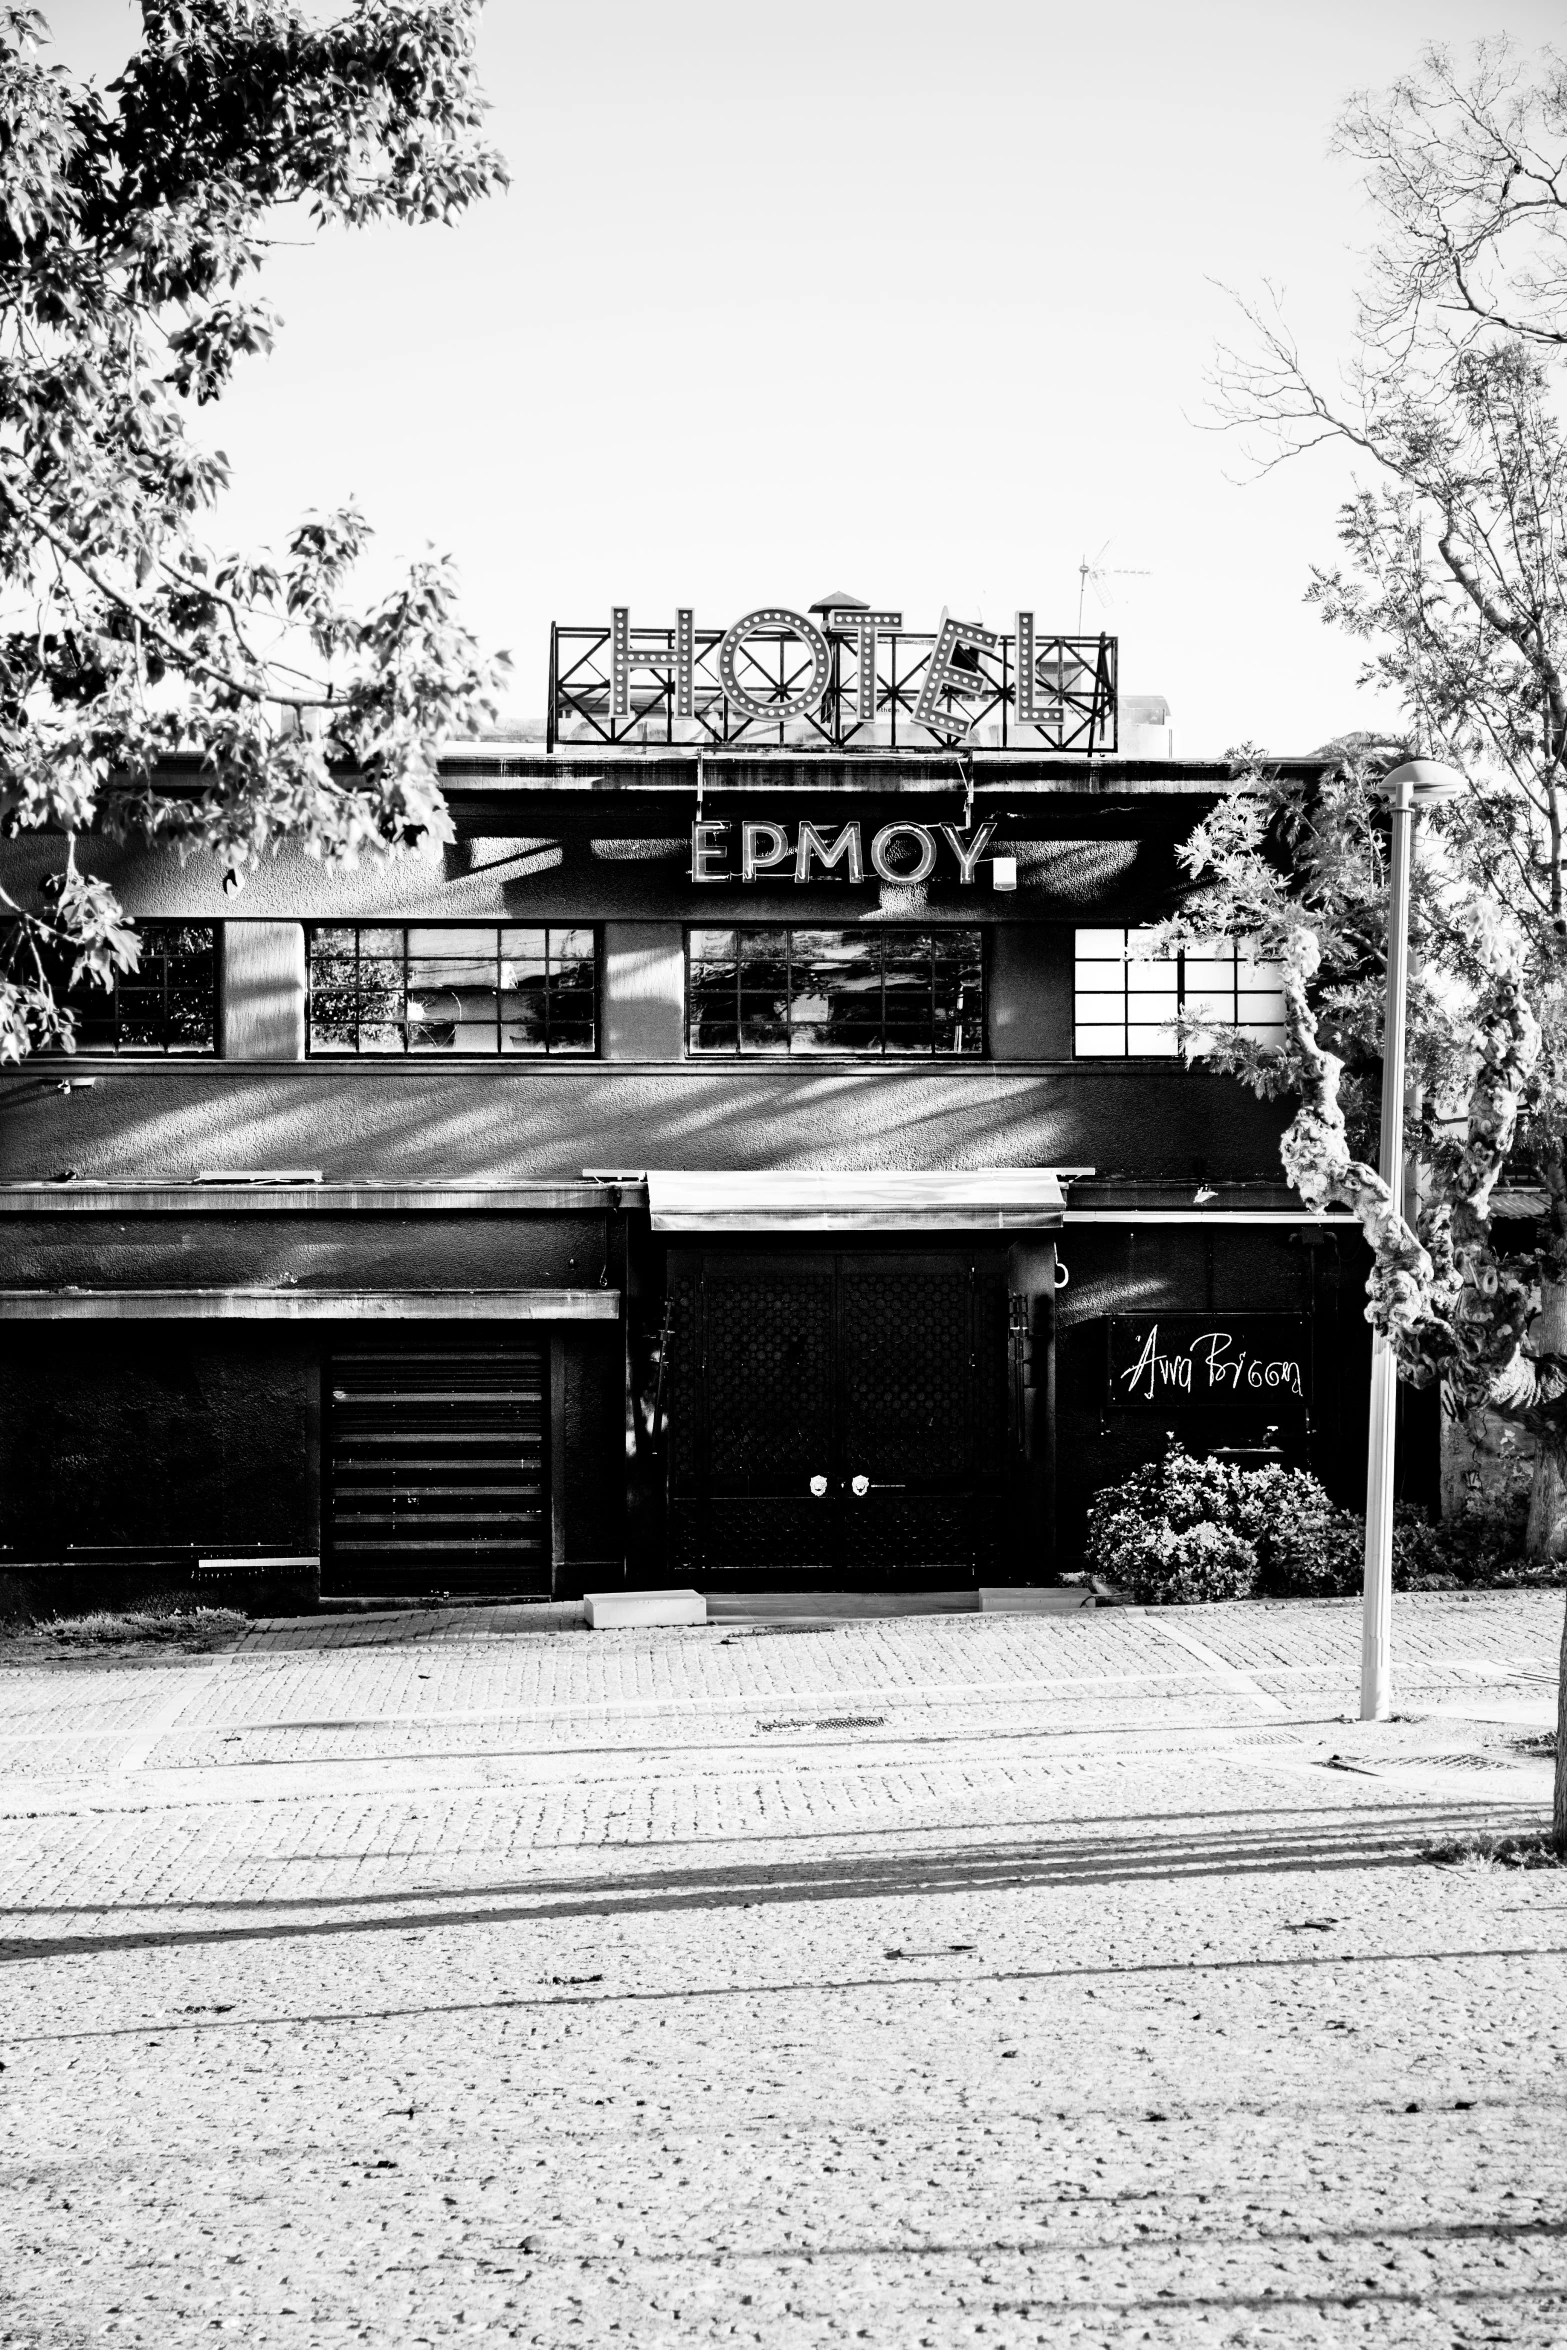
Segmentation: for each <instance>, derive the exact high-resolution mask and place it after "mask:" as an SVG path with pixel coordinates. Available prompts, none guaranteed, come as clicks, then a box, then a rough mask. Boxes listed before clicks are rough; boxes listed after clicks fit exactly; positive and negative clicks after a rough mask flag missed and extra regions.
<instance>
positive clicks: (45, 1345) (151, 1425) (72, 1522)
mask: <svg viewBox="0 0 1567 2350" xmlns="http://www.w3.org/2000/svg"><path fill="white" fill-rule="evenodd" d="M320 1352H321V1340H320V1334H319V1333H318V1332H316V1331H313V1330H304V1331H301V1330H293V1329H279V1328H276V1327H268V1326H267V1325H265V1324H261V1325H235V1324H227V1325H218V1326H213V1325H189V1324H186V1325H181V1324H177V1323H139V1324H133V1323H118V1322H103V1323H95V1324H88V1323H72V1324H68V1325H67V1324H59V1323H55V1324H50V1323H32V1324H25V1325H17V1324H12V1325H10V1326H9V1327H7V1328H6V1329H5V1330H4V1331H3V1332H0V1545H3V1546H4V1547H6V1548H8V1549H11V1550H14V1551H15V1552H16V1553H17V1555H18V1556H19V1557H22V1558H28V1557H34V1558H52V1557H53V1558H57V1557H59V1556H61V1555H62V1554H63V1552H64V1551H65V1550H66V1548H67V1547H68V1546H69V1545H70V1544H72V1543H78V1544H98V1543H103V1544H110V1543H114V1544H122V1543H124V1544H130V1543H136V1544H145V1545H147V1546H148V1547H150V1548H165V1547H170V1546H181V1545H184V1544H195V1545H196V1546H197V1547H198V1548H201V1547H204V1546H207V1545H211V1546H212V1547H213V1548H223V1547H233V1546H237V1545H245V1546H253V1545H256V1544H261V1545H263V1546H265V1547H266V1548H268V1549H275V1550H277V1551H279V1552H282V1553H286V1554H292V1553H308V1552H314V1551H316V1550H318V1549H319V1547H320V1492H319V1470H318V1463H317V1457H316V1456H317V1444H318V1436H317V1424H318V1412H319V1374H318V1369H317V1365H318V1362H319V1358H320Z"/></svg>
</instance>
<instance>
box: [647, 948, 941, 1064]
mask: <svg viewBox="0 0 1567 2350" xmlns="http://www.w3.org/2000/svg"><path fill="white" fill-rule="evenodd" d="M687 957H688V962H687V988H686V1035H687V1042H688V1045H689V1049H690V1050H691V1052H693V1053H702V1054H708V1053H735V1054H757V1055H761V1054H789V1055H795V1056H797V1057H803V1056H805V1055H807V1054H833V1055H856V1056H858V1055H862V1054H871V1055H875V1056H879V1057H881V1058H889V1057H895V1058H899V1059H902V1058H906V1057H911V1056H913V1057H923V1058H931V1057H934V1056H937V1055H942V1056H946V1055H961V1056H963V1057H965V1058H968V1057H977V1056H979V1055H981V1054H983V1052H984V1049H985V1008H984V957H983V941H982V937H981V934H980V933H979V932H978V931H949V930H885V931H883V930H871V929H869V928H868V927H867V928H866V929H863V930H819V929H815V928H812V929H809V930H807V929H799V930H741V929H733V930H727V929H726V930H693V931H691V932H689V933H688V934H687Z"/></svg>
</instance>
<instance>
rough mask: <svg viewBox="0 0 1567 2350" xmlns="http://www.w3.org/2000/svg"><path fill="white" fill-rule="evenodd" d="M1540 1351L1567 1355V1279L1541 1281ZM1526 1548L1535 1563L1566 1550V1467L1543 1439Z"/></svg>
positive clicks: (1534, 1336)
mask: <svg viewBox="0 0 1567 2350" xmlns="http://www.w3.org/2000/svg"><path fill="white" fill-rule="evenodd" d="M1529 1337H1530V1342H1531V1344H1532V1345H1533V1347H1534V1350H1535V1352H1536V1353H1538V1354H1553V1355H1567V1281H1552V1280H1550V1279H1549V1278H1546V1279H1544V1280H1542V1282H1541V1284H1540V1310H1539V1312H1538V1313H1537V1314H1536V1315H1535V1317H1534V1320H1533V1322H1532V1323H1531V1325H1530V1328H1529ZM1524 1550H1525V1552H1526V1554H1527V1556H1528V1558H1529V1560H1530V1562H1531V1564H1532V1565H1534V1566H1541V1567H1543V1566H1544V1565H1546V1564H1547V1562H1548V1561H1549V1560H1551V1559H1555V1558H1560V1557H1561V1556H1562V1555H1563V1553H1564V1551H1567V1470H1564V1466H1563V1461H1562V1455H1561V1452H1560V1450H1559V1449H1558V1447H1556V1446H1555V1445H1553V1444H1550V1443H1548V1442H1547V1441H1546V1439H1545V1438H1543V1437H1542V1438H1541V1439H1540V1445H1539V1450H1538V1451H1537V1452H1536V1454H1535V1458H1534V1478H1533V1481H1532V1483H1531V1485H1530V1487H1529V1525H1528V1531H1527V1533H1526V1535H1525V1537H1524Z"/></svg>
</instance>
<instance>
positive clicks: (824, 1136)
mask: <svg viewBox="0 0 1567 2350" xmlns="http://www.w3.org/2000/svg"><path fill="white" fill-rule="evenodd" d="M95 1073H96V1075H97V1083H96V1084H95V1086H94V1087H93V1088H92V1090H91V1091H89V1092H85V1093H84V1092H80V1091H76V1092H73V1093H71V1094H70V1095H68V1096H67V1095H62V1094H61V1093H60V1091H59V1090H58V1088H59V1079H58V1076H57V1075H56V1074H55V1073H54V1072H53V1071H52V1070H51V1071H50V1072H49V1073H47V1074H45V1073H43V1072H42V1071H37V1070H34V1069H28V1070H25V1071H23V1072H21V1073H20V1074H18V1075H17V1076H16V1077H14V1078H12V1079H11V1080H10V1081H9V1082H8V1083H7V1085H6V1086H5V1089H4V1092H3V1094H0V1104H3V1107H4V1111H5V1116H4V1120H3V1125H0V1179H3V1180H6V1181H10V1182H19V1181H38V1180H47V1179H50V1178H54V1177H58V1176H59V1175H60V1174H62V1173H63V1172H64V1171H65V1170H66V1169H67V1168H71V1169H74V1170H75V1172H76V1173H77V1174H78V1175H83V1176H94V1177H99V1178H109V1177H114V1176H121V1177H126V1178H139V1179H144V1180H145V1179H149V1178H162V1179H164V1180H179V1179H183V1178H188V1177H190V1176H192V1175H194V1174H196V1173H197V1172H198V1171H200V1170H202V1169H205V1168H211V1167H222V1166H225V1165H227V1166H234V1167H287V1166H308V1167H319V1168H321V1169H322V1170H323V1171H324V1172H325V1173H327V1174H328V1175H330V1176H334V1177H339V1178H351V1177H367V1176H373V1177H376V1178H379V1179H382V1180H386V1179H396V1178H398V1177H404V1178H407V1179H409V1180H420V1179H429V1178H436V1177H443V1178H452V1177H472V1178H476V1179H478V1180H481V1181H488V1182H524V1181H528V1180H530V1179H532V1180H537V1179H543V1178H551V1177H553V1178H556V1179H559V1178H561V1177H563V1176H572V1175H576V1174H579V1173H580V1172H581V1170H582V1169H583V1168H584V1167H589V1166H622V1167H646V1166H672V1167H679V1166H689V1167H712V1168H731V1167H733V1168H746V1167H827V1168H832V1167H845V1168H847V1167H862V1168H867V1169H878V1168H922V1167H956V1168H963V1167H986V1166H1049V1165H1052V1164H1055V1165H1074V1164H1076V1165H1084V1166H1093V1167H1096V1168H1097V1169H1099V1171H1100V1172H1101V1173H1109V1172H1115V1173H1119V1174H1130V1175H1138V1174H1144V1175H1149V1176H1153V1175H1165V1174H1170V1173H1172V1172H1173V1173H1175V1174H1176V1175H1178V1176H1182V1177H1184V1176H1185V1175H1186V1174H1187V1173H1188V1172H1190V1171H1191V1170H1192V1168H1194V1167H1195V1166H1199V1165H1200V1166H1201V1168H1202V1171H1203V1173H1204V1175H1205V1176H1207V1177H1208V1178H1210V1179H1216V1180H1221V1181H1222V1180H1225V1179H1228V1178H1235V1177H1244V1176H1262V1177H1264V1178H1267V1179H1271V1180H1274V1181H1277V1180H1278V1179H1279V1175H1278V1135H1279V1132H1280V1130H1281V1126H1282V1119H1281V1117H1280V1115H1279V1113H1278V1111H1277V1110H1276V1109H1275V1108H1273V1107H1271V1106H1270V1105H1268V1104H1264V1103H1257V1102H1254V1101H1253V1100H1252V1099H1251V1097H1250V1096H1249V1095H1246V1094H1243V1093H1242V1092H1241V1090H1240V1089H1239V1088H1238V1087H1237V1086H1236V1085H1235V1084H1234V1083H1233V1081H1231V1080H1229V1079H1226V1078H1219V1077H1212V1076H1209V1075H1207V1074H1205V1073H1203V1072H1201V1071H1189V1070H1184V1069H1179V1068H1172V1069H1169V1070H1165V1069H1160V1070H1158V1071H1150V1070H1147V1069H1141V1068H1139V1069H1136V1070H1131V1069H1122V1070H1116V1069H1109V1070H1099V1069H1091V1070H1090V1069H1083V1068H1075V1069H1072V1070H1070V1071H1063V1072H1062V1074H1060V1075H1059V1076H1058V1075H1055V1074H1053V1073H1045V1074H1040V1073H1037V1072H1029V1073H1021V1072H1020V1073H1018V1074H1016V1075H1014V1074H1011V1073H1010V1072H1008V1071H1006V1070H1004V1069H1003V1068H998V1067H994V1066H987V1067H986V1068H984V1069H983V1070H981V1069H978V1068H976V1069H974V1070H971V1071H965V1072H963V1073H961V1074H953V1075H946V1074H930V1075H926V1074H923V1073H922V1072H919V1071H917V1070H913V1069H910V1068H908V1067H906V1066H904V1067H900V1068H898V1069H897V1070H896V1071H895V1072H894V1071H889V1070H888V1069H886V1068H885V1067H881V1066H877V1067H875V1068H872V1069H866V1070H864V1071H860V1070H855V1071H852V1072H850V1071H835V1072H833V1073H831V1074H828V1073H825V1072H817V1073H812V1072H809V1071H807V1070H805V1069H801V1068H798V1067H790V1068H770V1069H766V1070H759V1069H755V1068H753V1067H748V1066H745V1065H744V1064H739V1063H733V1062H731V1063H727V1064H725V1065H722V1066H720V1067H717V1068H702V1069H686V1068H671V1069H659V1070H656V1071H649V1070H646V1069H638V1068H634V1067H631V1066H623V1067H613V1066H608V1067H607V1066H605V1065H603V1064H599V1065H596V1066H595V1067H593V1068H591V1069H587V1068H584V1069H581V1070H577V1069H568V1068H563V1067H560V1066H556V1067H552V1068H535V1069H525V1070H517V1071H515V1072H514V1071H512V1070H509V1069H508V1070H504V1071H499V1070H494V1069H489V1068H479V1069H475V1068H462V1067H445V1068H439V1069H434V1068H429V1067H428V1066H426V1065H423V1064H421V1065H419V1066H417V1067H411V1066H410V1065H408V1064H407V1063H394V1064H391V1065H387V1064H380V1065H377V1064H373V1063H372V1064H369V1065H366V1064H365V1063H362V1062H347V1061H338V1062H330V1063H329V1062H319V1063H315V1064H312V1065H310V1066H308V1067H305V1068H294V1069H290V1070H289V1071H287V1072H286V1073H281V1072H280V1073H279V1074H278V1075H277V1076H275V1077H274V1076H272V1075H271V1074H267V1075H258V1074H250V1073H248V1072H247V1073H243V1074H242V1073H240V1072H235V1073H234V1074H233V1075H228V1074H226V1073H225V1072H224V1071H223V1070H222V1069H221V1068H220V1067H211V1066H209V1067H208V1068H206V1069H204V1070H202V1071H200V1072H193V1071H191V1070H189V1069H182V1068H180V1067H179V1066H177V1065H175V1066H170V1065H167V1064H157V1065H148V1064H142V1065H138V1066H135V1067H131V1066H122V1067H119V1068H114V1069H111V1070H108V1071H105V1070H103V1069H102V1068H101V1067H99V1068H98V1069H97V1070H96V1072H95ZM1215 1088H1222V1092H1218V1093H1216V1091H1215Z"/></svg>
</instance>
